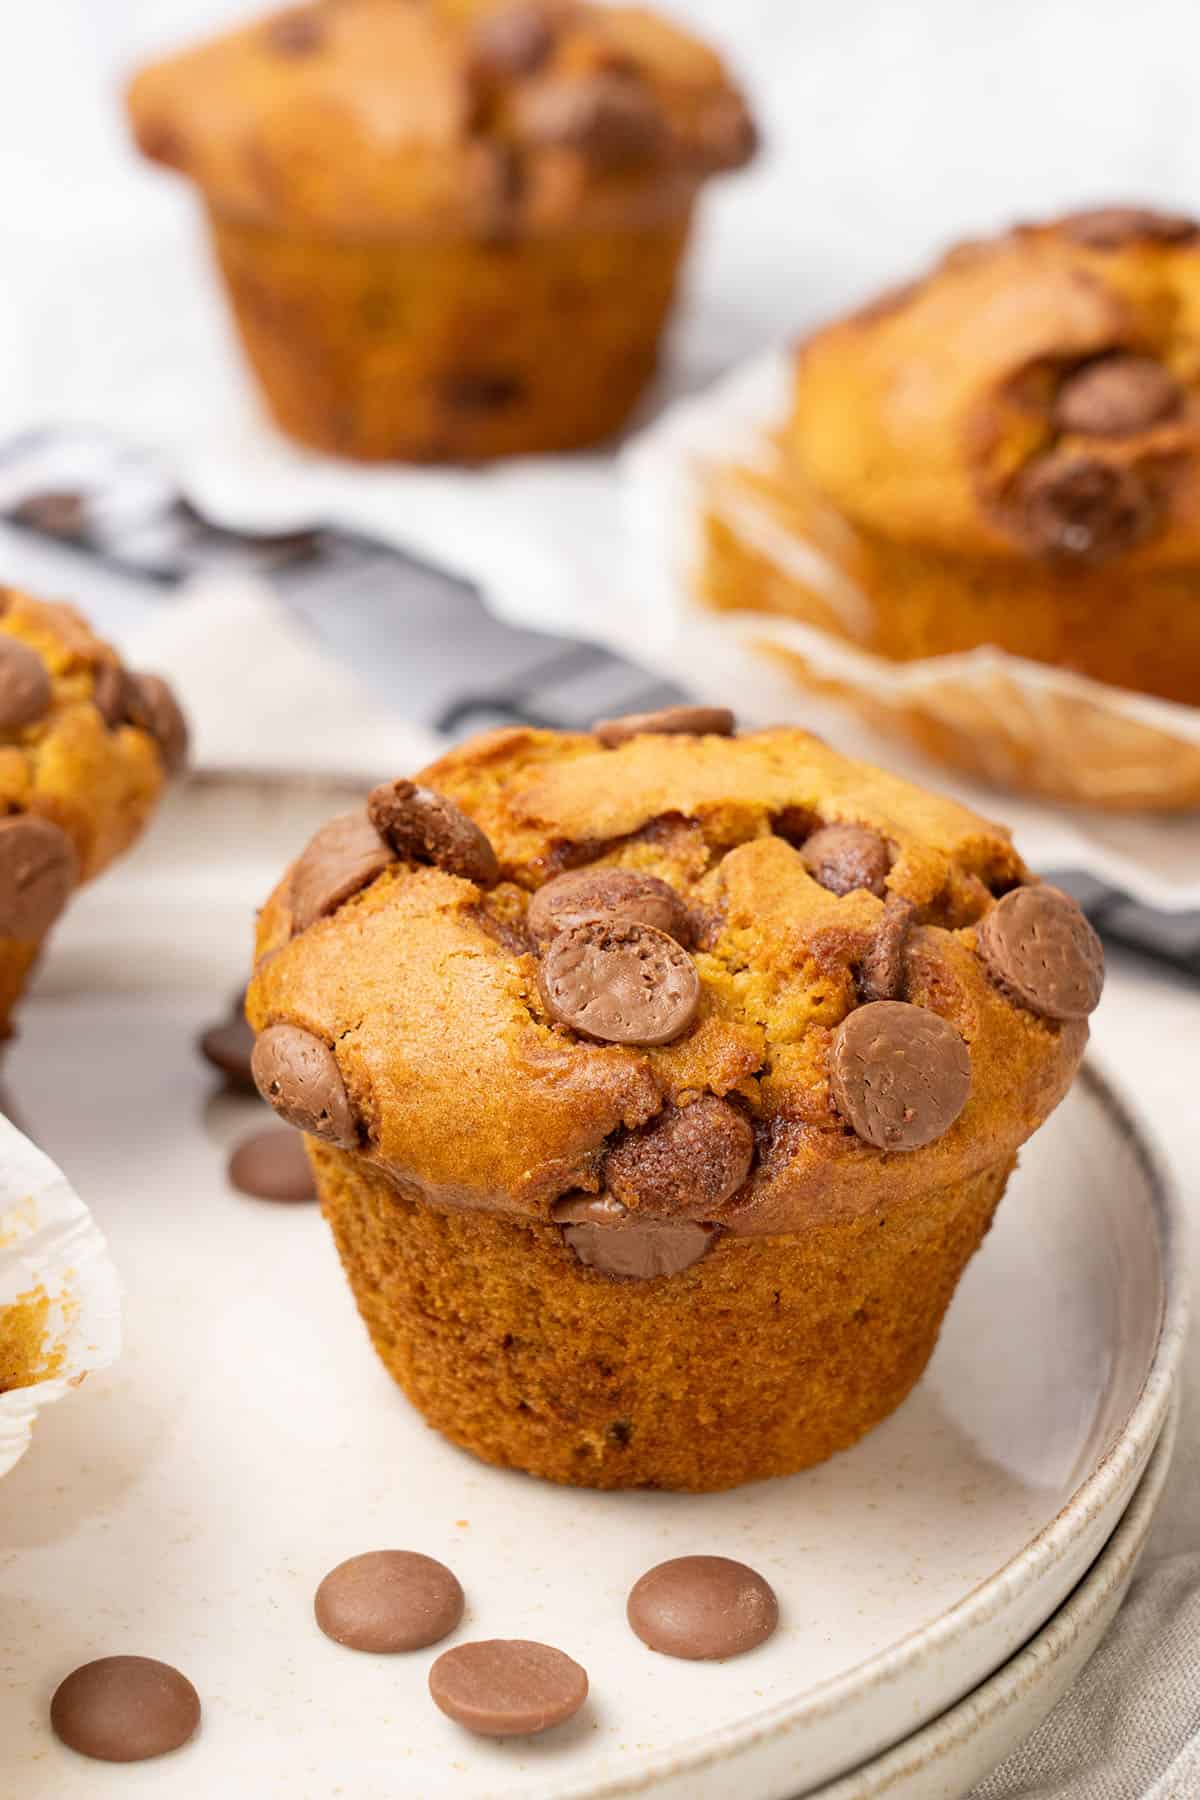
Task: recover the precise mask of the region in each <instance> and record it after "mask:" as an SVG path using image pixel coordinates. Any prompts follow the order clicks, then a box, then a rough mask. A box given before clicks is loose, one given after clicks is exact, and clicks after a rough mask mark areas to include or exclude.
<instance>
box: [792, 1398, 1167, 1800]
mask: <svg viewBox="0 0 1200 1800" xmlns="http://www.w3.org/2000/svg"><path fill="white" fill-rule="evenodd" d="M1178 1432H1179V1401H1178V1398H1177V1396H1175V1395H1174V1394H1172V1396H1171V1399H1170V1403H1169V1404H1168V1407H1167V1412H1166V1415H1165V1417H1164V1419H1163V1423H1162V1429H1161V1431H1160V1433H1159V1437H1158V1441H1157V1443H1156V1444H1155V1446H1154V1449H1153V1450H1152V1451H1151V1454H1150V1460H1149V1461H1148V1462H1147V1464H1146V1470H1145V1473H1144V1474H1143V1476H1142V1478H1141V1480H1140V1481H1139V1482H1138V1485H1137V1487H1136V1488H1135V1490H1134V1493H1133V1497H1132V1499H1131V1500H1130V1502H1129V1505H1128V1506H1127V1507H1126V1508H1125V1511H1124V1512H1123V1513H1122V1514H1121V1517H1120V1519H1118V1521H1117V1523H1116V1526H1115V1527H1114V1529H1113V1533H1112V1536H1111V1537H1110V1538H1109V1539H1108V1542H1107V1543H1106V1544H1105V1546H1104V1548H1103V1549H1102V1550H1101V1552H1100V1554H1099V1556H1098V1557H1097V1558H1096V1560H1095V1562H1094V1563H1093V1564H1092V1566H1091V1567H1090V1569H1088V1570H1087V1572H1086V1573H1085V1574H1084V1576H1083V1577H1082V1579H1081V1580H1080V1581H1079V1582H1078V1584H1077V1585H1076V1586H1075V1587H1074V1588H1072V1590H1071V1592H1070V1594H1068V1596H1067V1598H1066V1599H1065V1600H1064V1601H1063V1603H1062V1605H1061V1606H1060V1607H1058V1608H1057V1610H1056V1611H1055V1612H1053V1613H1051V1615H1050V1617H1049V1619H1047V1621H1046V1623H1045V1624H1044V1625H1043V1626H1042V1627H1041V1629H1040V1630H1039V1631H1037V1632H1036V1633H1035V1634H1034V1636H1033V1637H1031V1638H1030V1639H1029V1641H1028V1642H1027V1643H1025V1644H1023V1645H1022V1646H1021V1648H1020V1649H1019V1650H1018V1651H1017V1652H1016V1654H1015V1656H1012V1657H1010V1658H1009V1660H1008V1661H1007V1662H1004V1663H1002V1664H1001V1665H1000V1667H999V1668H998V1669H997V1670H996V1671H995V1672H994V1673H993V1674H991V1675H988V1676H987V1677H986V1678H985V1679H984V1680H983V1681H981V1682H980V1683H979V1685H978V1687H974V1688H972V1689H971V1691H970V1693H968V1694H965V1695H964V1696H963V1698H962V1699H961V1700H957V1701H955V1703H954V1705H953V1706H952V1707H950V1708H949V1710H948V1711H946V1712H943V1713H939V1714H938V1716H937V1718H936V1719H931V1720H930V1721H929V1722H928V1723H927V1724H924V1725H920V1726H918V1728H917V1730H916V1731H914V1732H913V1733H912V1735H911V1736H910V1737H906V1738H902V1739H901V1741H900V1742H899V1743H898V1744H893V1745H892V1746H891V1748H890V1749H887V1750H884V1751H881V1752H880V1754H879V1755H878V1756H875V1757H872V1758H871V1760H870V1761H869V1762H866V1763H860V1764H859V1766H858V1767H857V1768H855V1769H848V1770H847V1771H846V1772H845V1774H843V1775H835V1776H834V1777H833V1778H832V1780H831V1781H828V1782H825V1783H823V1784H822V1785H821V1786H820V1787H817V1788H813V1789H811V1790H807V1791H805V1792H802V1793H801V1794H800V1795H798V1796H797V1800H887V1792H888V1790H887V1789H886V1788H880V1787H878V1786H873V1787H869V1788H867V1789H866V1790H865V1791H864V1792H862V1793H860V1792H859V1788H860V1787H861V1784H862V1783H863V1782H864V1781H867V1780H872V1781H878V1780H879V1779H883V1780H885V1781H886V1780H887V1779H888V1778H889V1777H890V1776H892V1775H893V1774H895V1775H903V1774H904V1773H906V1765H905V1763H904V1762H902V1761H901V1759H902V1758H904V1759H907V1763H908V1764H912V1759H913V1758H914V1756H915V1757H916V1758H917V1759H918V1761H917V1763H916V1765H915V1767H914V1768H913V1771H912V1772H914V1773H916V1772H919V1771H920V1768H921V1767H922V1766H924V1765H932V1763H933V1762H934V1761H935V1760H936V1759H937V1758H938V1757H940V1756H944V1755H945V1754H946V1752H947V1750H948V1748H950V1747H951V1745H950V1744H949V1743H948V1742H947V1740H948V1739H949V1740H952V1742H953V1745H954V1746H957V1745H959V1744H965V1743H968V1742H969V1741H970V1737H971V1736H972V1735H973V1734H974V1732H975V1731H976V1730H977V1729H978V1727H979V1726H980V1725H982V1724H984V1723H986V1722H987V1720H989V1719H990V1718H993V1717H995V1716H996V1715H997V1714H999V1713H1000V1712H1002V1711H1003V1710H1004V1709H1005V1708H1006V1707H1008V1706H1010V1705H1012V1704H1014V1703H1015V1702H1016V1700H1017V1699H1018V1698H1019V1696H1020V1694H1021V1692H1022V1690H1024V1689H1026V1688H1028V1687H1029V1686H1030V1685H1032V1683H1033V1682H1034V1680H1035V1679H1036V1677H1037V1676H1038V1675H1039V1674H1042V1673H1044V1672H1046V1671H1047V1670H1049V1669H1050V1668H1051V1667H1052V1666H1053V1665H1054V1663H1055V1662H1057V1660H1058V1658H1059V1656H1060V1655H1061V1654H1062V1653H1064V1652H1065V1651H1066V1650H1068V1649H1069V1648H1070V1647H1071V1644H1072V1642H1073V1641H1074V1640H1075V1639H1076V1638H1077V1637H1078V1635H1079V1633H1080V1631H1081V1630H1083V1629H1084V1627H1085V1626H1086V1625H1087V1624H1088V1622H1089V1620H1090V1619H1091V1618H1092V1617H1093V1616H1094V1614H1095V1613H1097V1612H1099V1611H1100V1610H1101V1608H1102V1607H1103V1605H1104V1603H1105V1601H1106V1600H1107V1598H1108V1596H1109V1595H1110V1594H1111V1593H1112V1591H1113V1589H1114V1588H1115V1587H1116V1586H1117V1585H1118V1584H1119V1583H1120V1582H1121V1581H1122V1580H1125V1581H1129V1580H1132V1578H1133V1575H1134V1572H1135V1570H1136V1567H1137V1563H1138V1560H1139V1559H1140V1557H1141V1555H1142V1553H1143V1551H1144V1550H1145V1548H1146V1544H1147V1541H1148V1539H1149V1536H1150V1529H1151V1526H1152V1525H1153V1523H1154V1517H1155V1514H1156V1513H1157V1511H1158V1506H1159V1502H1160V1501H1161V1499H1162V1496H1163V1490H1164V1488H1165V1487H1166V1483H1167V1477H1168V1476H1169V1475H1170V1472H1171V1465H1172V1461H1173V1459H1174V1454H1175V1447H1176V1440H1177V1438H1178ZM1046 1716H1047V1717H1049V1714H1048V1713H1047V1715H1046ZM1032 1729H1033V1730H1034V1731H1036V1730H1037V1729H1038V1727H1037V1726H1036V1725H1035V1726H1034V1727H1033V1728H1032ZM1026 1735H1027V1734H1026ZM1014 1747H1015V1746H1014ZM996 1766H997V1767H999V1764H997V1765H996Z"/></svg>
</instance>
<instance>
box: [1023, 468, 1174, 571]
mask: <svg viewBox="0 0 1200 1800" xmlns="http://www.w3.org/2000/svg"><path fill="white" fill-rule="evenodd" d="M1014 494H1015V500H1016V512H1015V513H1014V515H1013V517H1014V520H1015V529H1016V530H1017V531H1018V532H1019V534H1020V535H1021V537H1023V538H1024V539H1025V541H1026V543H1028V544H1029V546H1030V547H1031V549H1034V550H1037V551H1040V552H1042V553H1043V554H1044V555H1046V556H1061V557H1066V558H1069V559H1072V560H1075V561H1079V562H1089V561H1090V562H1100V561H1102V560H1103V559H1104V558H1105V557H1110V556H1119V555H1121V554H1122V553H1123V552H1124V551H1126V550H1131V549H1132V548H1133V547H1134V545H1135V544H1138V543H1140V542H1141V541H1142V539H1143V538H1145V537H1146V536H1148V534H1149V533H1150V532H1151V531H1153V529H1154V527H1155V525H1156V524H1157V522H1158V517H1159V507H1158V502H1157V501H1156V499H1155V497H1154V495H1153V494H1152V493H1151V491H1150V489H1149V488H1148V487H1147V486H1146V484H1145V482H1144V481H1143V480H1142V479H1141V477H1140V476H1139V475H1138V473H1137V471H1136V470H1134V469H1126V468H1120V467H1118V466H1117V465H1116V464H1114V463H1108V462H1102V461H1101V460H1100V459H1099V458H1098V457H1092V456H1080V455H1077V454H1076V453H1075V452H1074V451H1070V450H1062V451H1056V452H1054V453H1053V454H1051V455H1050V456H1046V457H1043V458H1041V459H1040V460H1039V461H1037V462H1034V463H1033V464H1031V466H1030V467H1029V468H1028V469H1026V470H1025V471H1024V473H1023V474H1022V475H1021V476H1020V477H1019V479H1018V481H1017V484H1016V487H1015V490H1014Z"/></svg>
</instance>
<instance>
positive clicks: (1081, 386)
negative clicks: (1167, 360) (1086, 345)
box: [1054, 355, 1183, 438]
mask: <svg viewBox="0 0 1200 1800" xmlns="http://www.w3.org/2000/svg"><path fill="white" fill-rule="evenodd" d="M1182 405H1183V389H1182V388H1181V387H1180V385H1179V383H1178V382H1177V381H1176V380H1175V377H1174V376H1173V375H1172V374H1171V373H1170V372H1169V370H1167V369H1164V368H1163V366H1162V364H1161V363H1160V362H1156V361H1155V359H1154V357H1152V356H1132V355H1122V356H1105V357H1102V358H1101V359H1100V361H1098V362H1091V363H1088V364H1086V365H1085V367H1084V368H1082V369H1079V370H1077V371H1076V373H1075V374H1074V375H1071V376H1069V377H1068V378H1067V380H1066V381H1065V382H1064V383H1063V385H1062V387H1061V388H1060V389H1059V390H1058V399H1057V401H1056V402H1055V406H1054V423H1055V425H1056V427H1057V428H1058V430H1059V431H1069V432H1075V433H1077V434H1078V435H1080V436H1084V437H1109V438H1114V437H1131V436H1133V435H1135V434H1136V433H1137V432H1139V431H1149V430H1150V428H1151V427H1152V426H1154V425H1160V424H1161V423H1162V422H1163V420H1164V419H1169V418H1171V417H1172V415H1173V414H1175V413H1177V412H1178V411H1179V409H1180V407H1181V406H1182Z"/></svg>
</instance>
